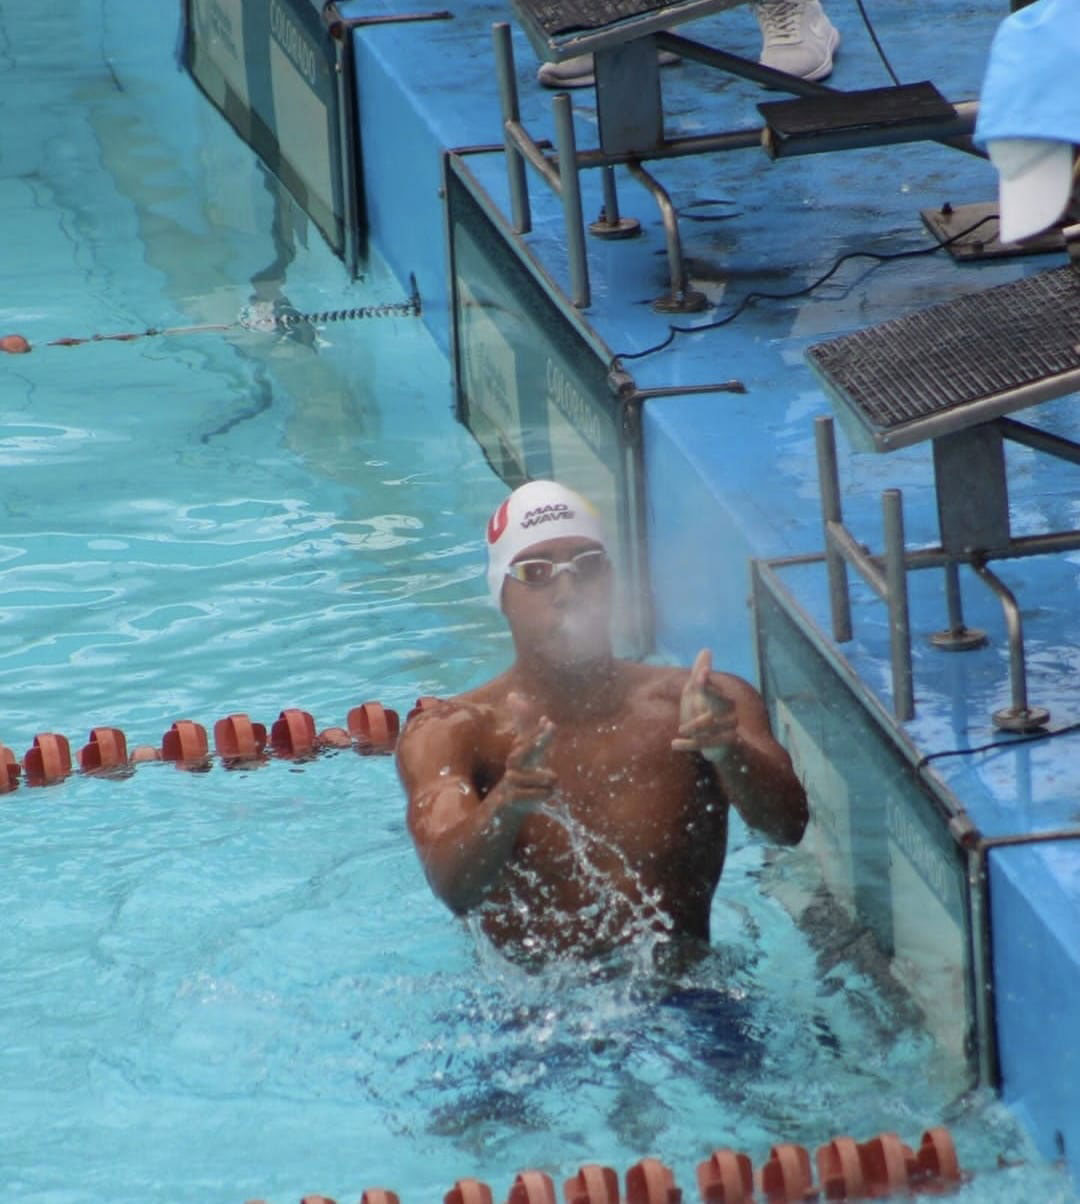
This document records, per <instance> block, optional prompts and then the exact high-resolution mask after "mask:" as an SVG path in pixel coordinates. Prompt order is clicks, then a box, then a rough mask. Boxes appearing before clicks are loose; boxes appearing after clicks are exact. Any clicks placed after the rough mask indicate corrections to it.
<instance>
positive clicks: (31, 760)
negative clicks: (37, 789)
mask: <svg viewBox="0 0 1080 1204" xmlns="http://www.w3.org/2000/svg"><path fill="white" fill-rule="evenodd" d="M23 770H24V772H25V773H26V784H27V786H51V785H52V784H53V783H54V782H61V781H63V779H64V778H66V777H67V776H68V774H69V773H71V745H70V744H69V743H68V738H67V736H61V735H60V734H59V732H38V734H37V735H36V736H35V737H34V743H33V745H32V747H30V748H28V749H27V750H26V756H24V757H23Z"/></svg>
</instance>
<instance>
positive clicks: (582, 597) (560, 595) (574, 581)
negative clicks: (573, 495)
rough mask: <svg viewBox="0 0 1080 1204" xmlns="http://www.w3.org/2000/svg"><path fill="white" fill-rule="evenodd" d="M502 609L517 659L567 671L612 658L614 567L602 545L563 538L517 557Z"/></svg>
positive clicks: (574, 538)
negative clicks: (527, 658) (530, 659)
mask: <svg viewBox="0 0 1080 1204" xmlns="http://www.w3.org/2000/svg"><path fill="white" fill-rule="evenodd" d="M510 574H511V575H509V576H507V578H506V580H505V581H504V582H503V592H502V607H503V612H504V613H505V615H506V619H507V622H508V623H509V624H510V630H511V632H512V633H513V636H514V643H515V645H517V648H518V650H519V653H526V654H528V655H531V656H537V657H540V658H541V659H542V660H545V661H547V662H548V663H550V664H553V665H566V666H567V667H570V666H573V665H576V664H582V663H587V662H589V661H592V660H596V659H598V658H600V657H604V656H608V655H610V652H611V635H610V628H611V585H612V574H611V564H610V562H609V561H608V559H607V556H606V555H605V554H604V549H603V546H602V545H601V544H598V543H596V542H595V540H591V539H583V538H581V537H580V536H576V535H564V536H560V537H558V538H556V539H546V540H543V541H542V542H540V543H536V544H533V545H532V546H531V547H529V548H527V549H526V550H525V551H523V552H521V553H519V554H518V555H517V556H515V557H514V560H513V562H512V564H511V566H510Z"/></svg>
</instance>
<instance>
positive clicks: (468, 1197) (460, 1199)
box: [443, 1179, 492, 1204]
mask: <svg viewBox="0 0 1080 1204" xmlns="http://www.w3.org/2000/svg"><path fill="white" fill-rule="evenodd" d="M491 1200H492V1196H491V1188H490V1187H488V1185H487V1184H486V1183H481V1182H480V1180H479V1179H459V1180H458V1181H457V1182H456V1183H455V1184H454V1186H453V1187H452V1188H450V1190H449V1191H448V1192H447V1193H446V1195H445V1196H443V1204H491Z"/></svg>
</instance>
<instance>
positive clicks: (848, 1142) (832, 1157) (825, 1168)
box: [815, 1137, 867, 1200]
mask: <svg viewBox="0 0 1080 1204" xmlns="http://www.w3.org/2000/svg"><path fill="white" fill-rule="evenodd" d="M815 1158H816V1161H817V1168H818V1182H819V1183H820V1184H821V1190H822V1193H823V1194H824V1196H825V1199H826V1200H858V1199H860V1198H861V1197H863V1196H865V1195H866V1194H867V1187H866V1176H865V1175H864V1174H863V1169H862V1160H861V1159H860V1157H859V1146H858V1143H857V1142H856V1141H855V1140H854V1138H852V1137H834V1138H833V1139H832V1141H830V1142H829V1144H828V1145H823V1146H819V1147H818V1150H817V1154H816V1155H815Z"/></svg>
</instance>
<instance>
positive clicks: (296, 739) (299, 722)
mask: <svg viewBox="0 0 1080 1204" xmlns="http://www.w3.org/2000/svg"><path fill="white" fill-rule="evenodd" d="M315 745H316V737H315V720H314V719H312V717H311V716H310V715H309V714H308V713H307V711H301V710H299V709H298V708H297V707H289V708H288V709H287V710H284V711H282V712H281V714H280V715H279V716H278V717H277V719H276V720H275V722H274V725H273V726H272V727H271V728H270V747H271V748H273V750H274V752H275V753H276V754H277V755H278V756H279V757H310V756H311V755H312V754H313V753H314V752H315Z"/></svg>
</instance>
